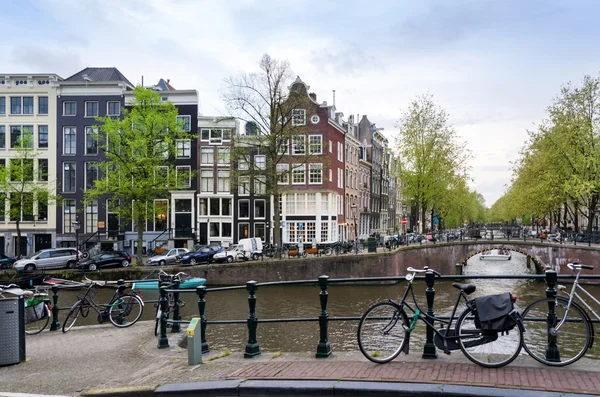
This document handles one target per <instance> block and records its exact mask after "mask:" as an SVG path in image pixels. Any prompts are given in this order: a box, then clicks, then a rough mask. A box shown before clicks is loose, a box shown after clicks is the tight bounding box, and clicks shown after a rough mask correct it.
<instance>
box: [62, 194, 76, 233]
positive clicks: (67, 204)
mask: <svg viewBox="0 0 600 397" xmlns="http://www.w3.org/2000/svg"><path fill="white" fill-rule="evenodd" d="M73 222H75V200H64V201H63V230H64V233H75V229H74V228H73Z"/></svg>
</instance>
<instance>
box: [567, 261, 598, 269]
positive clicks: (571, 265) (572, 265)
mask: <svg viewBox="0 0 600 397" xmlns="http://www.w3.org/2000/svg"><path fill="white" fill-rule="evenodd" d="M567 267H568V268H569V269H571V270H581V269H589V270H592V269H593V268H594V266H591V265H582V264H581V263H578V262H573V263H567Z"/></svg>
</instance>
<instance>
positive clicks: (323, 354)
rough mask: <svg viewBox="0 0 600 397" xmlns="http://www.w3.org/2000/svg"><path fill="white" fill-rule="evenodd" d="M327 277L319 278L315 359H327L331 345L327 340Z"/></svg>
mask: <svg viewBox="0 0 600 397" xmlns="http://www.w3.org/2000/svg"><path fill="white" fill-rule="evenodd" d="M328 281H329V276H319V287H321V292H320V293H319V299H320V300H321V313H320V314H319V335H320V339H319V344H318V345H317V354H316V357H317V358H327V357H329V356H330V355H331V345H330V344H329V341H328V340H327V327H328V323H329V316H328V314H327V297H328V292H327V283H328Z"/></svg>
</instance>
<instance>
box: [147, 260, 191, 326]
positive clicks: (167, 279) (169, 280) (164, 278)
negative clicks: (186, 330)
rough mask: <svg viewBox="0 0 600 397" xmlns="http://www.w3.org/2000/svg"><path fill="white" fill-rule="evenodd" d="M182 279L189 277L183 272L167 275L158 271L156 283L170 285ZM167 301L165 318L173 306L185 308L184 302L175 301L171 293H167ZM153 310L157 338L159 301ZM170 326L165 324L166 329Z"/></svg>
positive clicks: (159, 313) (160, 311) (161, 314)
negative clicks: (154, 310) (154, 312)
mask: <svg viewBox="0 0 600 397" xmlns="http://www.w3.org/2000/svg"><path fill="white" fill-rule="evenodd" d="M182 277H189V275H188V274H186V273H184V272H179V273H177V274H168V273H166V272H165V271H164V270H162V269H160V270H159V272H158V280H159V281H158V283H159V285H160V284H163V283H166V284H169V285H172V284H173V283H174V282H175V281H181V278H182ZM167 301H168V305H167V311H166V312H165V314H166V315H167V316H168V315H169V313H171V310H174V308H175V305H177V306H179V308H182V307H183V306H185V302H184V301H182V300H181V299H178V300H177V301H175V295H174V294H173V293H171V292H169V293H167ZM154 308H155V309H156V315H155V321H154V336H158V333H159V331H160V319H161V318H162V316H163V312H162V309H161V308H160V300H159V301H158V302H156V303H155V304H154ZM170 326H171V324H167V327H170Z"/></svg>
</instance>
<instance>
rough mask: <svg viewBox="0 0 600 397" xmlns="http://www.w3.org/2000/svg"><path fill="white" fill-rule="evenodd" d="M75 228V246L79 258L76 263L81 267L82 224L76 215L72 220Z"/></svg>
mask: <svg viewBox="0 0 600 397" xmlns="http://www.w3.org/2000/svg"><path fill="white" fill-rule="evenodd" d="M72 224H73V229H74V230H75V248H76V249H77V259H76V260H75V263H76V264H77V267H79V228H81V224H80V223H79V219H78V218H77V217H75V220H74V221H73V222H72Z"/></svg>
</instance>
